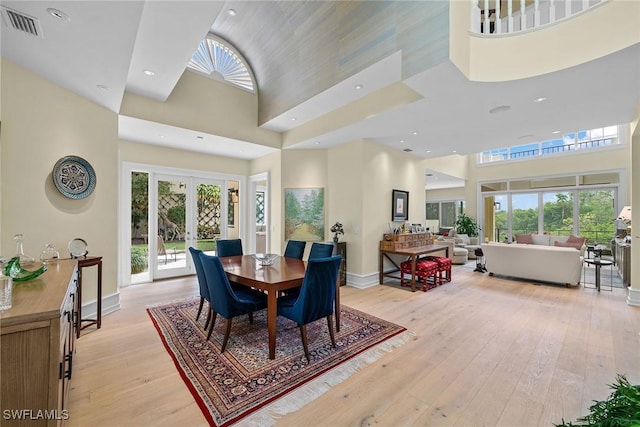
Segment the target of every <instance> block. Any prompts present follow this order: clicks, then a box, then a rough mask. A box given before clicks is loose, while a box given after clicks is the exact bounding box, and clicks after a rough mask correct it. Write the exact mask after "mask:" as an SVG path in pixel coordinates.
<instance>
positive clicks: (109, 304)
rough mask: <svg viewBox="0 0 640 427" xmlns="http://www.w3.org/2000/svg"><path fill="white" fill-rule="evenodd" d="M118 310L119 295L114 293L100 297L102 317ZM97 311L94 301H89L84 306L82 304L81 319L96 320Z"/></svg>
mask: <svg viewBox="0 0 640 427" xmlns="http://www.w3.org/2000/svg"><path fill="white" fill-rule="evenodd" d="M118 310H120V293H119V292H116V293H113V294H111V295H107V296H106V297H102V315H103V316H106V315H107V314H110V313H113V312H115V311H118ZM97 311H98V302H97V301H96V300H94V301H90V302H88V303H86V304H82V317H83V318H93V319H95V318H96V312H97Z"/></svg>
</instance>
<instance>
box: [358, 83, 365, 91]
mask: <svg viewBox="0 0 640 427" xmlns="http://www.w3.org/2000/svg"><path fill="white" fill-rule="evenodd" d="M363 87H364V86H362V85H361V84H357V85H356V89H357V90H360V89H362V88H363Z"/></svg>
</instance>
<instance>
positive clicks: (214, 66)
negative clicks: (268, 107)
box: [187, 33, 256, 93]
mask: <svg viewBox="0 0 640 427" xmlns="http://www.w3.org/2000/svg"><path fill="white" fill-rule="evenodd" d="M187 67H188V68H189V69H191V70H193V71H196V72H198V73H200V74H204V75H205V76H207V77H210V78H212V79H216V80H223V81H225V82H227V83H230V84H232V85H235V86H238V87H241V88H243V89H245V90H248V91H249V92H254V93H255V87H256V85H255V80H254V78H253V73H252V72H251V69H250V68H249V66H248V65H247V62H246V61H245V59H244V58H243V57H242V55H240V53H238V51H237V50H236V49H235V48H233V47H232V46H231V45H230V44H229V43H227V42H226V41H224V40H222V39H221V38H220V37H218V36H216V35H214V34H211V33H209V34H208V35H207V37H206V38H205V39H204V40H202V41H201V42H200V44H199V45H198V49H197V50H196V51H195V53H194V54H193V56H192V57H191V60H190V61H189V64H187Z"/></svg>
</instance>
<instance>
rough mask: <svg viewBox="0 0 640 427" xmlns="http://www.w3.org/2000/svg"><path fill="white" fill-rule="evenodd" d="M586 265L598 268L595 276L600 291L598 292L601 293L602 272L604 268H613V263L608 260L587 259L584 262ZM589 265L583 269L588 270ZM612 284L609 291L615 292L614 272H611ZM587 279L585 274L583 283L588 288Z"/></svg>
mask: <svg viewBox="0 0 640 427" xmlns="http://www.w3.org/2000/svg"><path fill="white" fill-rule="evenodd" d="M584 262H585V264H587V265H593V266H595V268H596V271H595V276H596V289H597V290H598V292H600V270H601V269H602V266H603V265H604V266H607V265H608V266H612V265H613V261H611V260H608V259H601V258H585V260H584ZM587 265H585V266H584V267H583V268H587ZM611 273H612V275H611V283H610V284H609V289H608V290H609V291H613V272H611ZM585 277H586V274H584V273H583V280H582V281H583V283H584V285H585V288H586V287H587V286H586V280H585V279H584V278H585Z"/></svg>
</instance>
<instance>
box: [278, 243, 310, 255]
mask: <svg viewBox="0 0 640 427" xmlns="http://www.w3.org/2000/svg"><path fill="white" fill-rule="evenodd" d="M305 246H307V242H303V241H300V240H289V241H288V242H287V247H286V249H285V250H284V256H285V257H287V258H296V259H302V257H303V256H304V248H305Z"/></svg>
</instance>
